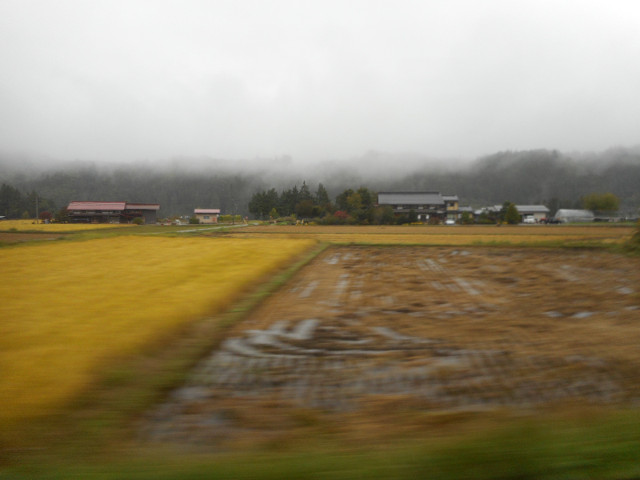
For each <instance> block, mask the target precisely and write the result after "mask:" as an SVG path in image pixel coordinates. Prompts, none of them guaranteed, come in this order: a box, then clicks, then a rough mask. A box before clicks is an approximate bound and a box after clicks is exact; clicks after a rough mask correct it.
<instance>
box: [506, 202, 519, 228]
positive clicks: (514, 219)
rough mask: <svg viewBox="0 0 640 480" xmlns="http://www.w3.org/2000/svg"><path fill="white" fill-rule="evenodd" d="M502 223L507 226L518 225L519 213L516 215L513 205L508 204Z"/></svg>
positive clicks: (515, 208) (516, 209)
mask: <svg viewBox="0 0 640 480" xmlns="http://www.w3.org/2000/svg"><path fill="white" fill-rule="evenodd" d="M504 221H505V222H507V223H508V224H509V225H517V224H518V223H520V213H518V208H517V207H516V205H515V203H511V202H509V204H508V205H507V207H506V211H505V214H504Z"/></svg>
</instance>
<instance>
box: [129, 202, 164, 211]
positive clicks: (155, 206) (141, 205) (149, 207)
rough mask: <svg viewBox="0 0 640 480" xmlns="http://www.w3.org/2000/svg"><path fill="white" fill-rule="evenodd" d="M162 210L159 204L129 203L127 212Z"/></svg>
mask: <svg viewBox="0 0 640 480" xmlns="http://www.w3.org/2000/svg"><path fill="white" fill-rule="evenodd" d="M133 209H135V210H160V204H159V203H127V210H133Z"/></svg>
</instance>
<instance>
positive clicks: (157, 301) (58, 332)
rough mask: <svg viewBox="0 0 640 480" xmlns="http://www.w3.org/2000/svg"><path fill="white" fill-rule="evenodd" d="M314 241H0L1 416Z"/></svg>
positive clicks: (58, 398) (61, 387) (137, 345)
mask: <svg viewBox="0 0 640 480" xmlns="http://www.w3.org/2000/svg"><path fill="white" fill-rule="evenodd" d="M314 244H315V241H314V240H309V239H276V238H274V239H246V240H239V239H221V238H165V237H142V236H140V237H138V236H135V237H134V236H120V237H116V238H108V239H96V240H88V241H83V242H56V243H47V244H37V245H32V246H30V247H17V248H7V249H2V250H0V266H1V269H2V282H1V283H0V298H1V299H2V301H1V302H0V319H2V322H0V371H1V372H2V376H1V377H0V399H2V409H1V410H0V420H2V419H4V420H11V419H19V418H24V417H28V416H30V415H34V414H41V413H47V412H48V411H49V410H50V409H52V408H54V407H56V406H57V405H59V404H61V403H64V402H65V401H67V400H69V399H70V398H72V397H73V396H74V395H76V394H77V393H78V392H79V391H81V390H82V389H83V387H85V386H86V385H87V384H88V382H90V381H91V380H92V376H93V375H95V373H96V369H99V367H100V366H101V365H102V364H103V363H105V362H107V363H108V362H109V361H110V360H111V359H112V358H117V357H118V356H120V355H123V354H128V353H135V352H136V351H137V350H138V349H141V348H143V347H145V345H148V344H153V342H154V341H158V340H159V339H162V338H163V336H166V335H168V334H170V333H171V332H172V331H173V330H174V329H175V328H177V327H179V326H180V325H184V324H185V323H188V322H190V321H193V320H195V319H197V318H199V317H203V316H207V315H210V314H213V313H216V312H219V311H221V310H222V309H224V308H225V307H227V306H228V305H229V304H230V303H231V302H232V301H233V300H235V299H237V297H238V295H239V294H240V292H241V291H242V290H243V289H244V288H247V287H248V286H249V285H250V284H252V283H255V282H256V281H257V280H259V279H260V278H261V277H262V276H264V275H265V274H267V273H269V272H271V271H273V270H274V269H275V268H277V267H279V266H281V265H285V264H288V263H289V262H290V261H291V259H292V258H293V257H295V256H296V255H298V254H300V253H302V252H303V251H305V250H307V249H309V248H310V247H311V246H312V245H314Z"/></svg>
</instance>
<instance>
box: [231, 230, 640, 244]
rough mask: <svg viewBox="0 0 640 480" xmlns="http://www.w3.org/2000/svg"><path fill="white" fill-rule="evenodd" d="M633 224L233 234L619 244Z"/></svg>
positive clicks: (379, 241) (346, 240) (246, 233)
mask: <svg viewBox="0 0 640 480" xmlns="http://www.w3.org/2000/svg"><path fill="white" fill-rule="evenodd" d="M633 232H634V227H633V226H614V227H612V226H606V225H605V226H598V225H585V226H579V225H578V226H575V225H566V226H565V225H516V226H509V225H501V226H499V227H496V226H495V225H489V226H482V225H472V226H462V225H456V226H444V225H438V226H427V225H410V226H315V225H295V226H280V225H260V226H250V227H247V228H243V229H240V230H236V231H234V233H233V235H234V236H236V237H268V238H273V237H279V238H300V237H302V238H314V239H317V240H319V241H323V242H328V243H340V244H345V243H362V244H414V245H440V246H444V245H491V244H505V245H536V246H558V245H561V244H562V245H567V244H568V245H571V244H600V245H602V244H622V243H624V242H626V241H627V240H628V239H629V238H630V237H631V235H632V234H633Z"/></svg>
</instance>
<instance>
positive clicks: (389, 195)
mask: <svg viewBox="0 0 640 480" xmlns="http://www.w3.org/2000/svg"><path fill="white" fill-rule="evenodd" d="M378 204H379V205H444V199H443V198H442V195H440V192H380V193H378Z"/></svg>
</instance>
